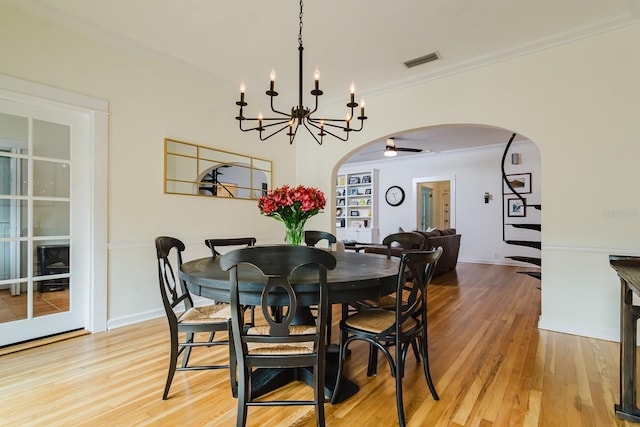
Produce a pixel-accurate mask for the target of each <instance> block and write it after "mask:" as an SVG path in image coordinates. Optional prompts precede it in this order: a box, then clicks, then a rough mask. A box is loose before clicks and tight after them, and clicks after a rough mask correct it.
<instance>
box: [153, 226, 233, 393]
mask: <svg viewBox="0 0 640 427" xmlns="http://www.w3.org/2000/svg"><path fill="white" fill-rule="evenodd" d="M155 244H156V253H157V258H158V279H159V282H160V295H161V296H162V304H163V306H164V311H165V313H166V315H167V320H168V321H169V334H170V337H171V354H170V359H169V372H168V374H167V381H166V384H165V387H164V392H163V394H162V399H163V400H166V399H167V397H168V395H169V389H170V388H171V382H172V381H173V377H174V374H175V372H176V371H193V370H203V369H229V377H230V383H231V392H232V394H233V396H234V397H235V396H236V395H237V383H236V362H235V353H234V352H233V350H232V349H233V339H232V334H231V310H230V308H229V304H220V303H218V304H213V305H208V306H204V307H195V306H194V304H193V299H192V298H191V294H190V293H189V289H188V288H187V284H186V283H185V281H184V280H181V279H180V278H179V277H178V276H177V273H178V270H179V269H180V266H181V265H182V252H183V251H184V250H185V246H184V243H182V242H181V241H180V240H178V239H176V238H174V237H167V236H160V237H157V238H156V239H155ZM171 260H175V269H174V266H173V265H172V264H171ZM182 304H184V311H183V312H182V313H180V314H178V313H176V311H175V309H176V308H177V307H179V306H181V305H182ZM222 331H226V332H227V333H228V339H226V340H220V341H213V339H212V338H210V339H209V340H208V341H196V334H197V333H200V332H206V333H210V334H215V333H216V332H222ZM181 334H185V335H184V340H183V341H181V340H180V337H181ZM211 337H213V335H211ZM217 345H224V346H227V347H228V348H229V364H228V365H189V356H190V355H191V349H192V348H194V347H211V346H217ZM180 354H182V364H181V366H178V356H180Z"/></svg>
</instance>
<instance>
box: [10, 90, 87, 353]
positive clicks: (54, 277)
mask: <svg viewBox="0 0 640 427" xmlns="http://www.w3.org/2000/svg"><path fill="white" fill-rule="evenodd" d="M90 127H91V123H90V115H89V114H88V113H86V112H82V111H74V110H73V109H68V108H60V107H58V108H54V107H47V106H38V105H35V104H32V103H23V102H18V101H14V100H7V99H0V346H1V345H7V344H12V343H16V342H21V341H26V340H30V339H33V338H38V337H42V336H47V335H51V334H56V333H60V332H65V331H69V330H74V329H79V328H84V327H85V323H86V319H87V315H86V314H87V313H86V311H85V310H88V309H90V307H89V304H87V301H88V298H87V296H88V293H89V291H90V289H89V284H90V283H91V278H90V268H88V266H90V265H91V260H90V259H88V256H89V254H90V253H91V247H90V245H91V241H90V236H91V228H90V221H89V218H90V215H89V213H88V211H87V207H88V206H90V199H91V194H90V186H89V182H90V179H89V180H88V179H87V176H89V177H90V176H91V171H90V170H88V168H90V166H88V164H90V162H87V161H86V160H87V159H88V158H89V157H88V153H89V150H90V149H91V147H90V138H89V137H88V136H90V134H91V133H90Z"/></svg>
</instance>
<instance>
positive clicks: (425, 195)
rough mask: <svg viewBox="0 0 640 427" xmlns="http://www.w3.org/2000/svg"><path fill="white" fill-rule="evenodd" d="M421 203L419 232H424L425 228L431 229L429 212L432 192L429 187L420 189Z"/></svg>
mask: <svg viewBox="0 0 640 427" xmlns="http://www.w3.org/2000/svg"><path fill="white" fill-rule="evenodd" d="M420 190H421V193H420V196H421V201H420V205H421V207H422V214H421V218H420V230H422V231H426V230H427V228H429V227H431V210H432V197H433V195H432V192H433V190H432V189H431V188H429V187H424V186H423V187H421V188H420Z"/></svg>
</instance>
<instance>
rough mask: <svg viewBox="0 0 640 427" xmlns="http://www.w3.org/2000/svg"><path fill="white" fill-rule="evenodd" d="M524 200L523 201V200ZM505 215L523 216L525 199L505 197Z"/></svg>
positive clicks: (524, 213)
mask: <svg viewBox="0 0 640 427" xmlns="http://www.w3.org/2000/svg"><path fill="white" fill-rule="evenodd" d="M523 200H524V201H523ZM507 216H509V217H512V218H513V217H521V218H522V217H525V216H527V199H520V198H514V199H507Z"/></svg>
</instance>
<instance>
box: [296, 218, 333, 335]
mask: <svg viewBox="0 0 640 427" xmlns="http://www.w3.org/2000/svg"><path fill="white" fill-rule="evenodd" d="M322 241H326V243H327V249H328V250H332V249H333V245H335V244H336V242H337V241H338V239H336V236H334V235H333V234H331V233H329V232H328V231H318V230H305V232H304V243H305V245H307V246H315V245H316V244H318V242H322ZM332 324H333V313H332V310H331V307H329V310H328V312H327V325H328V327H327V345H329V344H331V326H332Z"/></svg>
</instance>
